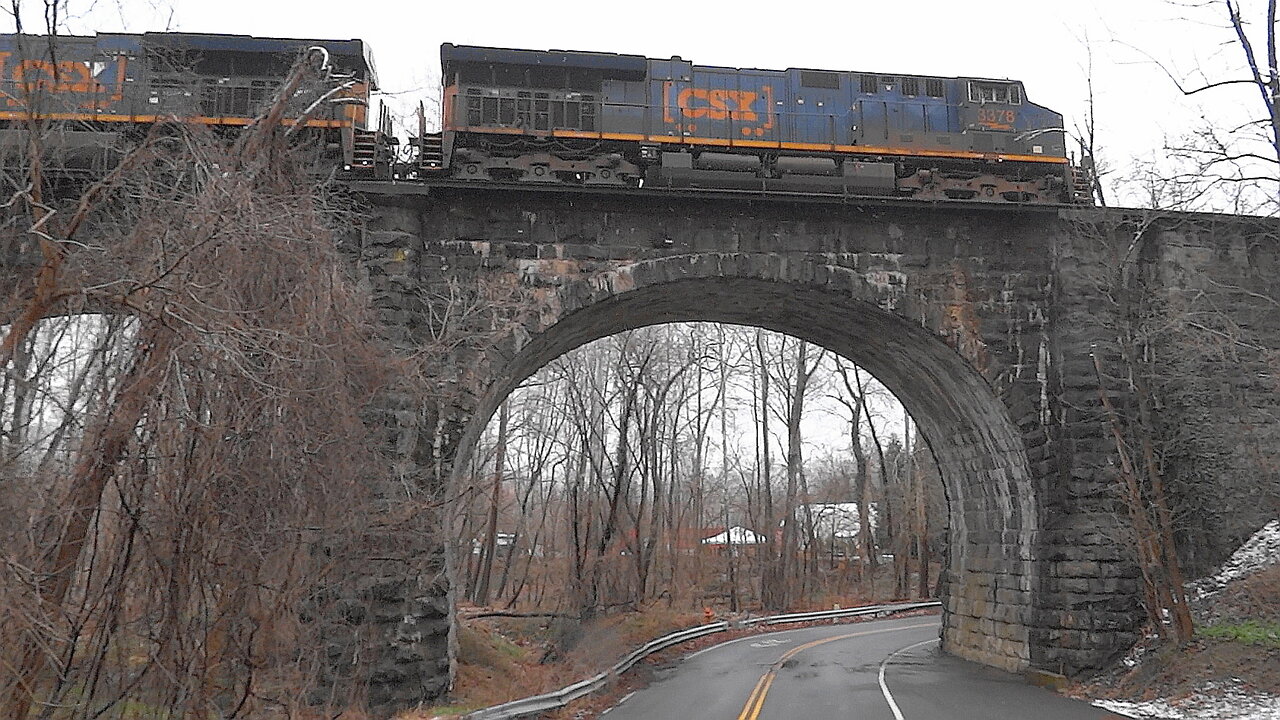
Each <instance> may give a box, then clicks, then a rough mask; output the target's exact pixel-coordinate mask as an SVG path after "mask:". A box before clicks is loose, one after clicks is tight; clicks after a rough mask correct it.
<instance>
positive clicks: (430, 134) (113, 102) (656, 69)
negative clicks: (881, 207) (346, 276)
mask: <svg viewBox="0 0 1280 720" xmlns="http://www.w3.org/2000/svg"><path fill="white" fill-rule="evenodd" d="M308 52H318V53H321V54H323V55H324V56H325V57H326V58H327V62H328V63H329V64H330V65H331V67H332V68H333V74H335V75H336V77H338V78H339V79H341V80H342V81H343V82H342V84H341V87H339V88H336V89H337V90H338V92H336V93H333V94H332V96H331V97H330V96H328V95H326V96H325V97H326V98H327V102H325V103H323V104H322V106H321V107H320V111H319V112H316V113H313V114H311V115H309V116H307V117H306V118H305V119H302V120H301V122H302V123H303V124H304V126H305V128H304V129H305V132H303V133H299V135H301V136H303V137H304V138H306V139H307V140H308V141H309V142H310V147H312V148H314V149H315V150H316V153H317V157H316V167H317V171H318V172H333V173H335V174H337V175H338V176H340V177H341V178H344V179H363V180H384V181H392V182H419V183H426V184H430V183H450V184H461V185H464V186H473V185H474V186H477V187H479V186H492V187H498V186H501V187H535V186H536V187H539V188H542V189H559V190H575V189H580V188H603V189H613V190H616V191H620V192H629V191H637V190H644V191H646V192H652V191H666V192H682V193H699V192H707V191H714V192H729V193H737V194H745V195H757V194H758V195H766V196H767V195H785V196H839V197H886V198H901V199H910V200H922V201H930V202H946V201H975V202H984V203H997V204H1015V205H1026V204H1060V203H1089V202H1090V201H1091V193H1090V192H1089V184H1088V182H1087V173H1085V172H1083V171H1082V170H1081V169H1080V168H1078V167H1076V166H1075V165H1074V164H1073V163H1072V162H1071V160H1070V158H1069V156H1068V153H1067V147H1066V133H1065V131H1064V129H1063V122H1062V115H1060V114H1059V113H1057V112H1054V111H1053V110H1050V109H1048V108H1045V107H1043V106H1041V105H1037V104H1035V103H1033V102H1032V101H1031V100H1030V98H1029V97H1028V96H1027V93H1026V90H1025V88H1024V87H1023V83H1022V82H1021V81H1018V80H1009V79H990V78H978V77H944V76H926V75H910V74H891V73H883V72H854V71H830V70H816V69H806V68H789V69H787V70H755V69H739V68H730V67H717V66H708V65H696V64H694V63H693V62H691V61H688V60H684V59H682V58H680V57H672V58H665V59H653V58H646V57H643V56H639V55H625V54H617V53H606V52H578V51H561V50H549V51H543V50H522V49H508V48H494V47H481V46H471V45H453V44H451V43H445V44H444V45H442V46H441V48H440V66H441V71H442V79H443V82H442V86H443V92H442V97H441V102H440V108H441V116H440V118H439V124H438V127H432V126H433V125H434V123H432V122H431V119H430V118H427V117H426V116H425V114H422V113H420V114H419V126H418V132H417V134H416V135H414V136H412V137H409V138H407V142H405V143H403V144H401V142H400V141H399V139H397V138H396V136H395V134H394V133H393V132H392V130H391V123H390V119H389V116H388V113H387V112H386V110H385V107H384V108H383V109H382V111H381V112H379V113H377V114H376V121H373V120H374V117H375V114H374V113H372V112H371V111H370V109H369V108H370V100H371V95H372V94H373V93H374V92H376V91H377V90H378V82H377V75H376V72H375V69H374V63H373V58H372V53H371V52H370V50H369V47H368V45H367V44H366V43H364V42H363V41H361V40H324V39H310V40H308V39H288V38H266V37H252V36H248V35H218V34H196V33H176V32H159V33H141V34H128V33H99V34H97V35H94V36H58V37H52V38H51V37H46V36H36V35H0V163H3V162H9V161H12V160H15V159H18V158H21V156H22V153H23V152H24V148H26V147H27V143H26V137H27V135H26V133H28V132H29V128H30V127H32V125H31V122H32V121H33V120H39V121H49V122H57V123H60V127H59V132H58V133H53V134H50V135H49V136H48V137H49V143H50V144H51V145H53V146H55V147H54V148H53V149H54V150H56V151H57V152H59V153H61V157H59V158H58V162H57V163H56V165H57V167H59V168H61V169H64V170H69V171H76V170H80V171H84V172H86V173H90V174H92V173H98V172H101V169H102V167H103V166H104V165H109V163H110V162H111V158H112V157H114V156H115V155H113V153H116V154H117V155H118V148H120V147H123V146H125V145H127V142H121V141H122V140H124V141H127V140H128V139H129V138H130V137H138V136H140V134H141V132H142V131H144V130H145V128H146V127H148V126H150V125H153V124H155V123H157V122H161V121H169V120H173V119H178V120H181V121H184V122H194V123H200V124H205V125H208V126H211V127H214V128H217V129H218V130H220V131H222V130H225V131H230V130H232V129H234V128H236V127H243V126H245V125H248V124H250V123H251V122H253V120H254V118H256V117H257V115H258V114H259V113H260V112H261V111H262V109H263V108H264V105H265V104H266V103H268V102H270V101H271V100H272V98H274V96H275V94H276V91H277V90H278V88H279V87H280V85H281V83H282V82H283V81H284V79H285V77H286V75H287V73H288V71H289V68H290V67H291V66H292V64H293V63H294V62H296V61H297V59H298V58H299V57H300V56H301V55H302V54H304V53H308ZM331 89H333V88H331ZM323 91H324V89H323V88H321V89H319V90H316V91H315V92H309V93H301V94H299V95H298V96H297V97H295V98H292V99H291V100H290V111H291V112H290V116H291V117H301V112H302V110H303V108H305V107H307V106H308V104H309V103H311V102H312V101H313V100H314V99H315V97H319V96H320V95H323V94H324V92H323ZM294 106H296V107H294ZM420 107H421V106H420ZM294 113H297V114H296V115H295V114H294Z"/></svg>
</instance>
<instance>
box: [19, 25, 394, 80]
mask: <svg viewBox="0 0 1280 720" xmlns="http://www.w3.org/2000/svg"><path fill="white" fill-rule="evenodd" d="M18 37H19V36H17V35H14V34H12V33H8V34H0V46H4V45H8V44H12V43H14V42H15V41H16V40H17V39H18ZM22 37H23V38H33V39H34V38H44V37H47V36H44V35H23V36H22ZM56 39H59V40H77V41H81V42H93V43H94V44H95V45H96V46H97V47H98V48H99V49H101V50H108V51H111V50H114V51H124V52H128V51H140V50H142V49H144V48H145V47H167V48H173V49H192V50H217V51H224V52H257V53H290V52H297V51H298V50H299V49H300V48H303V47H310V46H319V47H323V48H324V49H325V50H328V51H329V54H330V55H337V56H342V57H346V58H351V59H354V60H355V61H356V62H358V63H360V65H361V68H360V69H362V70H364V71H365V72H366V73H367V75H368V79H369V84H370V87H371V89H373V90H377V89H378V88H377V85H378V78H377V71H376V69H375V67H374V64H373V54H372V52H371V51H370V48H369V45H368V44H367V43H365V42H364V41H363V40H359V39H351V40H324V39H311V38H275V37H254V36H252V35H227V34H220V33H181V32H148V33H141V34H138V33H96V34H94V35H60V36H56Z"/></svg>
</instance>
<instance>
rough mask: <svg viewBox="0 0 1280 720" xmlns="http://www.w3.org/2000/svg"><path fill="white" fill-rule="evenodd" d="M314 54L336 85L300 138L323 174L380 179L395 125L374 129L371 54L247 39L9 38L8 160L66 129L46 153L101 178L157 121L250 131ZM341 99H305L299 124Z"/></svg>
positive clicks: (3, 53) (2, 130)
mask: <svg viewBox="0 0 1280 720" xmlns="http://www.w3.org/2000/svg"><path fill="white" fill-rule="evenodd" d="M309 49H310V51H311V52H315V53H318V54H321V55H324V56H326V57H325V60H326V61H327V62H328V63H329V65H330V68H331V69H332V73H331V74H332V75H336V77H337V80H338V83H337V87H336V90H337V92H335V93H334V97H333V98H332V100H333V101H332V102H325V103H322V104H321V105H320V106H319V107H318V112H314V113H312V114H310V116H309V118H308V119H305V120H303V125H304V128H305V130H304V131H303V132H302V133H301V134H303V135H305V136H307V137H308V139H310V140H312V141H314V142H312V146H313V147H316V148H318V149H319V150H320V153H319V154H320V156H321V159H323V161H324V162H326V163H329V164H331V165H339V166H341V167H342V168H346V169H353V170H355V171H356V172H361V171H363V172H365V173H370V174H371V173H373V172H374V171H375V166H376V164H377V160H378V158H379V156H380V153H379V146H380V145H385V144H386V143H387V138H388V137H389V136H388V135H387V133H386V130H387V127H386V126H385V123H384V124H383V125H382V126H380V127H378V128H372V129H371V128H369V127H368V124H367V119H368V118H367V116H368V111H367V108H368V105H369V103H368V100H369V93H370V91H372V90H375V89H377V77H376V75H375V73H374V67H373V62H372V59H371V57H370V54H369V52H368V48H367V47H366V46H365V44H364V43H363V42H362V41H360V40H298V39H280V38H258V37H249V36H245V35H200V34H189V33H143V34H108V33H100V34H98V35H96V36H92V37H89V36H58V37H52V38H51V37H48V36H38V35H0V158H2V159H6V160H11V159H13V158H14V157H20V156H21V153H22V152H24V151H25V147H26V142H25V141H26V138H27V133H28V132H29V131H30V128H31V127H32V121H39V122H41V123H46V124H47V123H48V122H56V123H59V125H60V127H58V131H57V132H54V133H48V135H47V137H46V144H48V145H51V146H53V147H52V148H51V149H52V150H53V151H55V152H57V153H59V154H60V155H61V157H60V158H59V160H60V162H59V163H58V168H59V169H60V170H72V171H74V170H77V169H79V170H84V171H100V170H101V167H100V166H101V163H102V162H104V161H105V162H110V159H111V157H113V156H114V151H115V149H118V148H120V147H121V146H122V145H123V144H124V143H121V142H119V141H120V140H122V139H125V140H127V139H128V138H129V137H130V136H137V135H139V134H140V130H141V129H143V128H145V127H146V126H148V125H151V124H153V123H156V122H158V121H165V120H169V119H174V118H176V119H180V120H182V121H184V122H192V123H199V124H204V125H208V126H211V127H214V128H233V127H240V126H245V125H248V124H249V123H251V122H253V120H254V118H255V117H256V116H257V115H258V113H259V112H261V111H262V109H263V108H264V106H265V105H266V104H267V103H269V102H271V101H272V99H273V98H274V96H275V94H276V91H277V90H278V88H279V87H280V85H281V83H282V82H283V81H284V80H285V78H286V77H287V75H288V73H289V69H290V67H291V66H292V64H293V63H294V62H295V61H297V59H298V58H299V57H300V56H301V55H302V54H303V53H304V52H308V51H309ZM330 84H333V83H330ZM333 89H335V88H332V87H330V88H308V89H307V90H309V92H299V93H298V94H297V95H296V96H295V97H293V98H291V99H290V101H289V106H288V111H289V113H290V116H291V117H294V118H296V117H298V116H300V115H301V114H302V112H303V110H305V109H306V108H307V106H308V105H309V104H310V103H312V102H314V100H315V99H316V98H317V97H319V96H321V95H323V94H324V93H325V92H327V91H328V90H333ZM384 120H385V118H384ZM286 122H287V123H288V122H293V121H286ZM383 154H385V153H383Z"/></svg>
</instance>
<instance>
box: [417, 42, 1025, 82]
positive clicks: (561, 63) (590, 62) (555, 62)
mask: <svg viewBox="0 0 1280 720" xmlns="http://www.w3.org/2000/svg"><path fill="white" fill-rule="evenodd" d="M651 59H653V60H676V61H680V62H691V61H687V60H685V59H684V58H682V57H680V56H678V55H677V56H674V57H671V58H647V57H645V56H643V55H622V54H619V53H605V52H591V51H579V50H522V49H516V48H498V47H486V46H482V45H454V44H453V43H444V44H443V45H441V46H440V66H441V68H442V69H443V70H444V71H445V72H446V73H447V72H448V69H449V66H450V65H452V64H453V63H455V62H475V63H499V64H507V65H541V66H544V67H573V68H584V69H594V70H606V71H608V70H612V71H616V72H617V71H620V72H625V73H628V74H632V73H635V74H640V75H643V74H644V73H646V72H647V71H648V64H649V61H650V60H651ZM694 66H695V67H699V68H703V69H708V70H725V71H734V72H736V71H741V70H746V71H752V72H770V73H783V72H787V71H790V70H804V71H807V72H834V73H856V74H861V75H876V76H884V77H904V76H905V77H936V78H945V79H951V80H978V81H982V82H1020V81H1018V80H1011V79H1009V78H985V77H975V76H970V75H960V76H955V75H951V76H948V75H924V74H917V73H891V72H872V71H868V70H831V69H830V68H813V67H789V68H787V69H786V70H771V69H768V68H736V67H729V66H724V65H697V64H694Z"/></svg>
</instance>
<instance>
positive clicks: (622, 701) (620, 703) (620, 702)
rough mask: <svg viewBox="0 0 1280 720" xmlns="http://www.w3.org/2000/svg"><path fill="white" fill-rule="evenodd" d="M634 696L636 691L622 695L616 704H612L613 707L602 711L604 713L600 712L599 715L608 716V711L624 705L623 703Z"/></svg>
mask: <svg viewBox="0 0 1280 720" xmlns="http://www.w3.org/2000/svg"><path fill="white" fill-rule="evenodd" d="M635 694H636V691H635V690H632V691H631V692H629V693H627V694H626V695H623V696H622V699H621V700H619V701H618V702H616V703H614V704H613V707H611V708H606V709H605V710H604V712H602V713H600V714H601V715H608V714H609V711H610V710H613V709H614V708H617V707H619V706H620V705H622V703H624V702H626V701H628V700H630V699H631V696H632V695H635Z"/></svg>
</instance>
